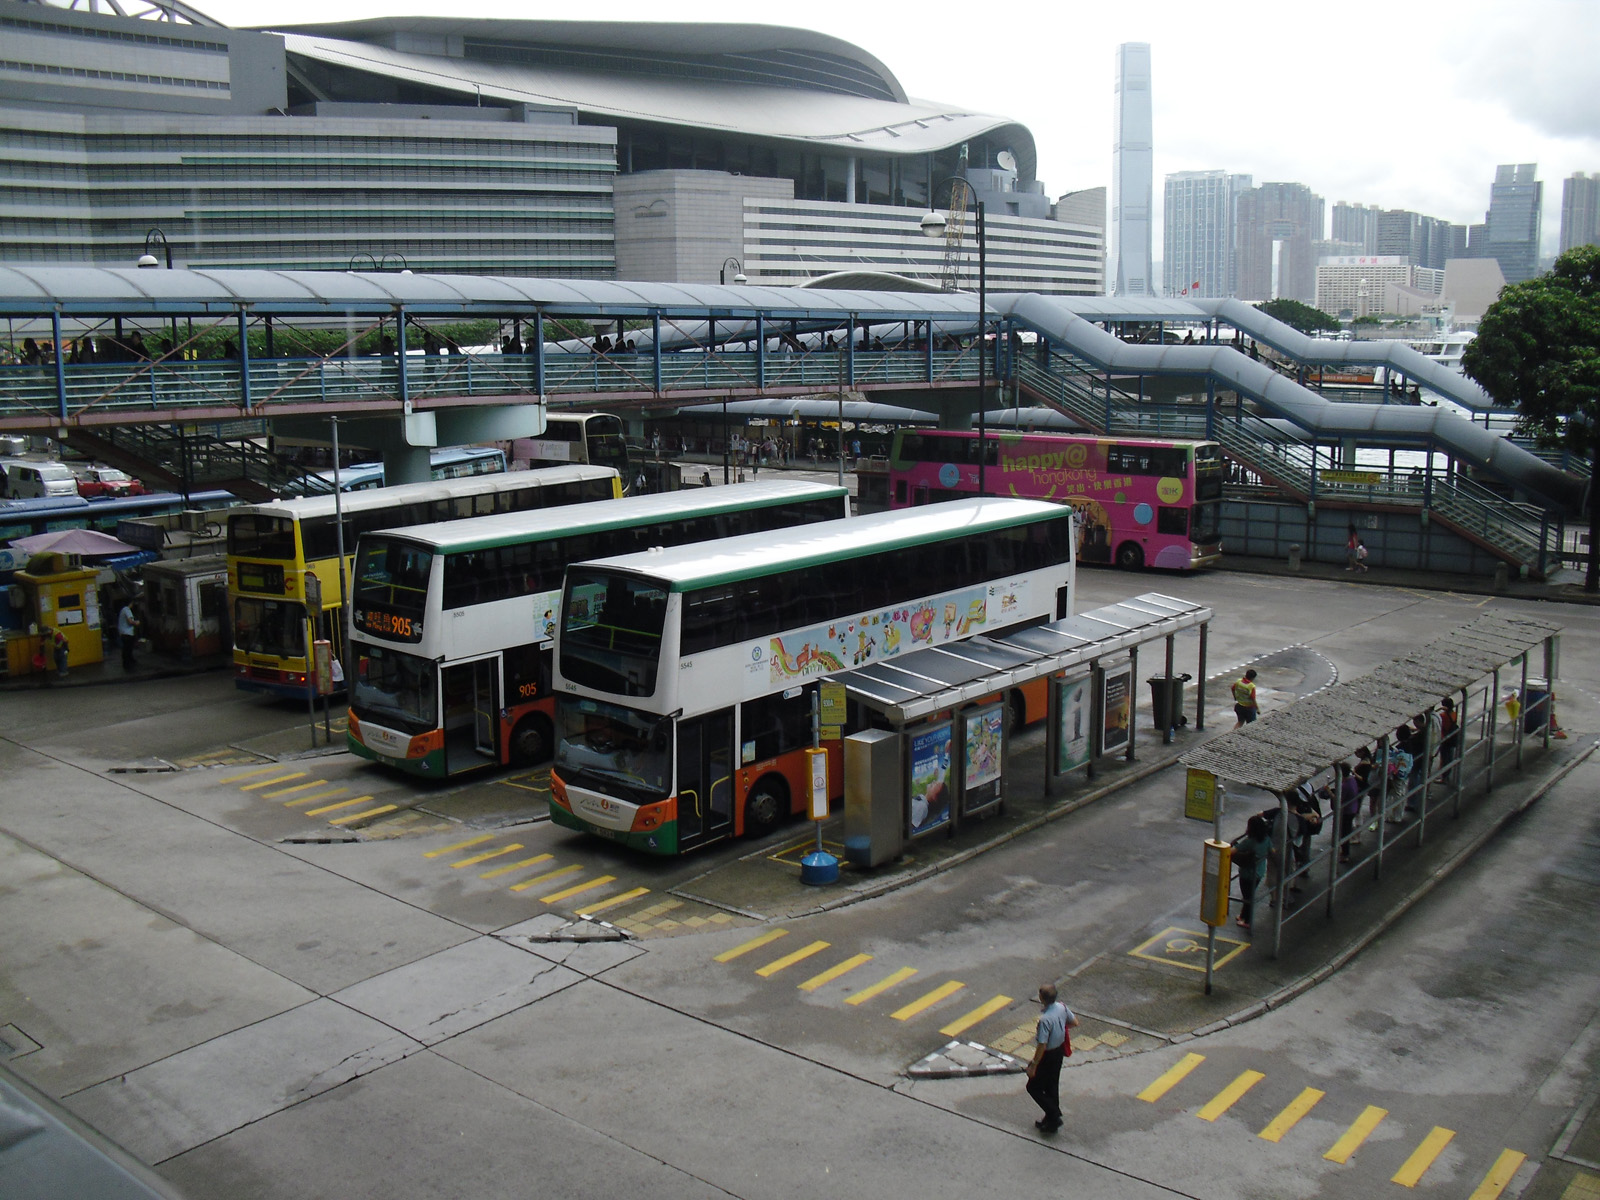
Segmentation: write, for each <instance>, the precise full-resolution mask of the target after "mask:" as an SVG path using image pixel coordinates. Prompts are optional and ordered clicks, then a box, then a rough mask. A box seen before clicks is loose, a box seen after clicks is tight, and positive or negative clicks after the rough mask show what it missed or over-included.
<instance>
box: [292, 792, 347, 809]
mask: <svg viewBox="0 0 1600 1200" xmlns="http://www.w3.org/2000/svg"><path fill="white" fill-rule="evenodd" d="M349 791H350V789H349V788H347V787H336V788H329V789H328V790H327V791H325V792H312V793H311V795H309V796H300V797H299V798H297V799H294V800H285V801H284V802H283V806H284V807H285V808H297V807H299V806H300V805H302V804H315V803H316V802H317V801H318V800H332V799H333V798H334V797H335V796H343V795H345V794H346V793H348V792H349Z"/></svg>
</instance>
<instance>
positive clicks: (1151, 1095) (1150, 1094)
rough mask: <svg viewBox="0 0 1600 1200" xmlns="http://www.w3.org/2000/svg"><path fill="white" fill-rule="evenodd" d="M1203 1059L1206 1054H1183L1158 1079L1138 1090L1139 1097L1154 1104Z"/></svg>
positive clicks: (1203, 1060)
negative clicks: (1142, 1089)
mask: <svg viewBox="0 0 1600 1200" xmlns="http://www.w3.org/2000/svg"><path fill="white" fill-rule="evenodd" d="M1205 1060H1206V1056H1205V1055H1204V1054H1185V1055H1184V1056H1183V1057H1182V1058H1180V1059H1179V1060H1178V1062H1177V1064H1176V1065H1175V1066H1173V1067H1172V1068H1170V1069H1169V1070H1168V1071H1167V1072H1166V1073H1165V1074H1163V1075H1162V1076H1161V1078H1160V1079H1157V1080H1156V1081H1155V1082H1154V1083H1152V1084H1150V1085H1149V1086H1148V1087H1146V1088H1145V1089H1144V1091H1142V1092H1140V1093H1139V1099H1141V1100H1144V1101H1147V1102H1148V1103H1150V1104H1154V1103H1155V1102H1156V1101H1157V1100H1159V1099H1161V1097H1163V1096H1165V1095H1166V1094H1167V1093H1168V1092H1170V1091H1171V1090H1172V1089H1173V1088H1175V1087H1177V1086H1178V1084H1179V1083H1181V1082H1183V1078H1184V1076H1186V1075H1187V1074H1189V1072H1190V1071H1192V1070H1194V1069H1195V1068H1196V1067H1198V1066H1199V1065H1200V1064H1201V1063H1203V1062H1205Z"/></svg>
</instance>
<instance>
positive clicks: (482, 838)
mask: <svg viewBox="0 0 1600 1200" xmlns="http://www.w3.org/2000/svg"><path fill="white" fill-rule="evenodd" d="M494 838H495V835H494V834H492V833H483V834H479V835H478V836H477V837H475V838H468V839H467V840H466V841H464V842H456V843H455V844H454V845H452V846H440V847H439V848H438V849H437V850H429V851H428V852H427V853H426V854H424V855H423V856H422V857H423V858H443V857H444V856H445V855H446V854H452V853H454V852H455V851H457V850H465V849H466V848H467V847H468V846H481V845H483V844H484V843H485V842H492V841H494Z"/></svg>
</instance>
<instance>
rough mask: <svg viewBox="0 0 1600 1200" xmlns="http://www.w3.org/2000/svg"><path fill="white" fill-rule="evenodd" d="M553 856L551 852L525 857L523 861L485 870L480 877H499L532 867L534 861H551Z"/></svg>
mask: <svg viewBox="0 0 1600 1200" xmlns="http://www.w3.org/2000/svg"><path fill="white" fill-rule="evenodd" d="M552 857H553V856H552V855H549V854H535V855H534V856H533V857H532V858H525V859H523V860H522V861H521V862H514V863H510V864H508V865H506V866H503V867H496V868H495V869H494V870H492V871H484V872H483V873H482V874H480V875H479V876H478V878H479V879H498V878H500V876H502V875H509V874H511V872H513V871H520V870H522V868H523V867H531V866H533V864H534V863H542V862H549V861H550V859H551V858H552Z"/></svg>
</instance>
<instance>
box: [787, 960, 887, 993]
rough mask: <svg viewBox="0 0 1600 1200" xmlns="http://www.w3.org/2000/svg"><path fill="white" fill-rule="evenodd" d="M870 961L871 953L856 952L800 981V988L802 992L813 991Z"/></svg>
mask: <svg viewBox="0 0 1600 1200" xmlns="http://www.w3.org/2000/svg"><path fill="white" fill-rule="evenodd" d="M871 961H872V955H870V954H857V955H855V956H854V957H852V958H847V959H845V960H844V961H843V962H842V963H839V964H838V965H837V966H832V967H829V968H828V969H827V970H826V971H824V972H823V973H822V974H820V975H813V976H812V977H811V978H810V979H808V980H806V981H805V982H804V983H802V984H801V985H800V990H801V991H802V992H814V991H816V990H817V989H818V988H819V987H822V986H823V985H825V984H829V983H832V982H833V981H834V980H835V979H838V978H839V977H840V976H841V975H848V974H849V973H850V972H851V971H854V970H855V969H856V968H857V967H859V966H862V965H864V964H866V963H869V962H871Z"/></svg>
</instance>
